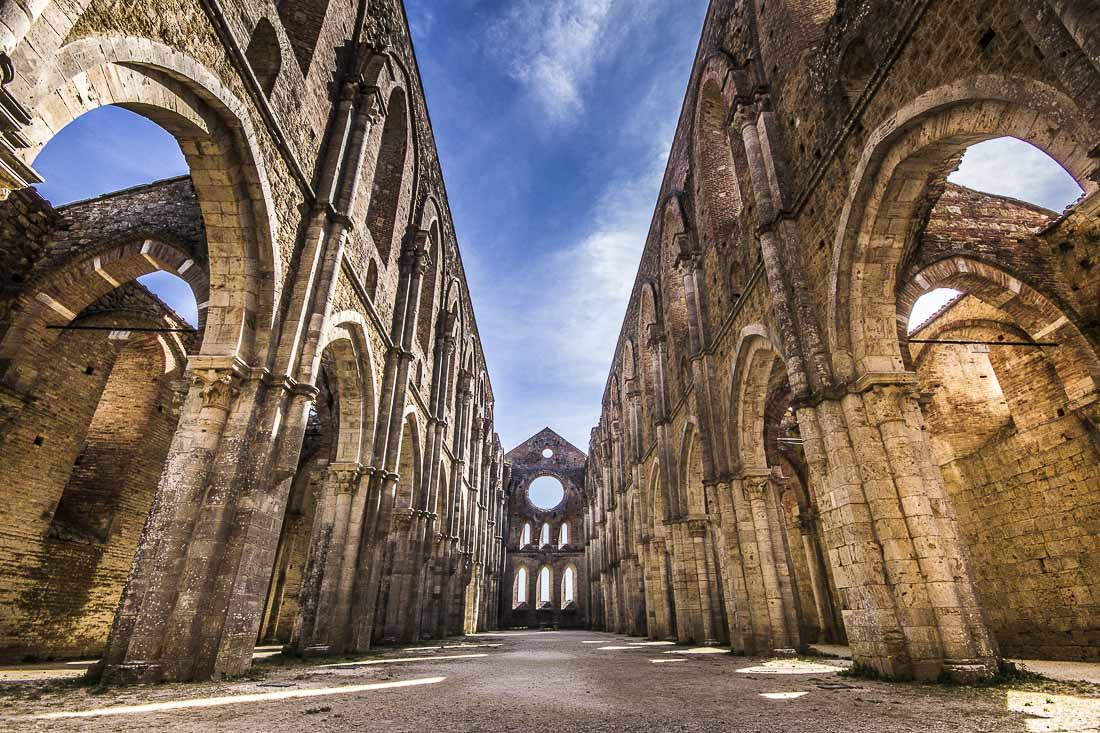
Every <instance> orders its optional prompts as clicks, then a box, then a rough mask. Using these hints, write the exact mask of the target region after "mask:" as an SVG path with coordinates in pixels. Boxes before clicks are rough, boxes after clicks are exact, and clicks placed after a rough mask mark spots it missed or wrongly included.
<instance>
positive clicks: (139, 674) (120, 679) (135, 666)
mask: <svg viewBox="0 0 1100 733" xmlns="http://www.w3.org/2000/svg"><path fill="white" fill-rule="evenodd" d="M93 669H94V668H93ZM92 674H93V673H92V672H89V676H91V675H92ZM163 680H164V665H163V664H161V663H160V662H126V663H123V664H108V665H106V666H105V667H103V668H102V670H99V682H100V684H104V685H148V684H155V683H157V682H162V681H163Z"/></svg>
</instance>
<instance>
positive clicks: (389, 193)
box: [367, 89, 409, 263]
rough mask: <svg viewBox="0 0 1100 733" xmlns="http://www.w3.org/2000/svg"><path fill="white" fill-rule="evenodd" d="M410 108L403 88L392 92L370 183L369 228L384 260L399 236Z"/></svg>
mask: <svg viewBox="0 0 1100 733" xmlns="http://www.w3.org/2000/svg"><path fill="white" fill-rule="evenodd" d="M408 138H409V129H408V112H407V110H406V103H405V93H404V92H403V91H401V90H400V89H398V90H395V91H394V92H393V94H391V95H390V100H389V104H388V105H387V108H386V123H385V125H384V126H383V128H382V142H381V146H380V147H379V149H378V160H377V162H376V164H375V169H374V181H373V183H372V185H371V193H370V205H369V206H368V207H367V228H368V230H369V231H370V234H371V237H372V238H373V239H374V246H375V247H376V248H377V249H378V252H379V255H380V256H381V258H382V261H383V262H384V263H388V262H389V261H390V254H391V253H392V251H393V248H394V243H395V242H394V240H395V239H396V237H397V219H398V216H399V215H400V213H401V212H400V211H398V209H400V207H401V190H402V188H403V186H404V185H405V180H404V179H405V163H406V161H407V159H408V147H409V141H408Z"/></svg>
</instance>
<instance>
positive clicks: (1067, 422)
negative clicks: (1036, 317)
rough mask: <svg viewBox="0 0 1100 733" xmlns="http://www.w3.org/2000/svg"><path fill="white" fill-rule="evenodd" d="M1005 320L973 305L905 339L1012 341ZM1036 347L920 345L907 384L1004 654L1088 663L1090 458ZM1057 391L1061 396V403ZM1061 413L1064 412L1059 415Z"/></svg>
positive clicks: (1090, 438)
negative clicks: (914, 386)
mask: <svg viewBox="0 0 1100 733" xmlns="http://www.w3.org/2000/svg"><path fill="white" fill-rule="evenodd" d="M1009 322H1010V320H1009V318H1008V317H1007V315H1006V314H1005V313H1003V312H1001V311H998V310H997V309H995V308H992V307H990V306H988V305H985V304H984V303H981V302H980V301H977V300H976V299H975V298H973V297H972V296H967V297H965V298H963V299H962V300H961V301H959V302H957V303H955V304H954V305H952V306H951V307H950V308H948V309H947V311H946V312H945V313H943V314H941V315H940V316H939V317H938V318H936V319H935V320H934V321H933V322H932V323H930V324H929V325H928V326H926V327H925V328H923V329H921V330H920V331H918V332H917V333H916V334H915V335H916V336H919V337H928V338H943V339H948V338H950V339H960V338H963V339H971V340H975V339H978V340H986V341H989V342H992V343H994V344H995V343H997V342H998V341H1001V342H1018V340H1019V339H1020V335H1019V333H1018V332H1015V331H1014V329H1012V328H1011V327H1009V326H1008V325H1007V324H1008V323H1009ZM1043 351H1044V350H1043V349H1036V348H1034V347H1026V346H995V345H994V346H983V345H977V346H975V345H971V346H959V345H928V346H924V347H923V350H922V352H921V353H920V354H919V358H918V360H917V375H918V377H919V379H920V383H921V386H922V388H923V389H926V390H928V393H929V394H930V396H931V397H930V399H931V401H930V404H929V405H928V406H927V407H926V408H925V414H926V416H927V419H928V428H929V431H930V434H931V439H932V447H933V452H934V454H935V457H936V460H937V463H938V464H939V465H940V468H941V471H942V472H943V476H944V481H945V485H946V487H947V490H948V492H949V493H950V495H951V499H952V505H953V507H954V509H955V511H956V513H957V515H958V518H959V527H960V530H961V533H962V536H963V539H964V540H965V542H966V546H967V549H968V552H969V554H970V557H971V559H972V562H973V564H974V573H975V582H976V584H977V587H978V592H979V594H980V595H981V598H982V601H983V604H984V607H985V609H986V618H987V620H988V623H989V624H990V627H991V629H992V631H993V634H994V636H995V637H996V638H997V640H998V641H999V642H1000V645H1001V649H1002V650H1003V652H1004V653H1005V654H1011V655H1012V656H1014V657H1022V658H1025V659H1035V658H1054V659H1095V655H1096V648H1097V647H1096V638H1095V627H1096V604H1095V603H1094V601H1093V589H1094V588H1095V587H1096V583H1097V572H1098V568H1097V563H1098V559H1097V558H1098V557H1100V553H1098V547H1097V535H1096V532H1095V527H1094V522H1092V521H1091V519H1090V517H1091V516H1092V514H1094V513H1095V511H1096V503H1097V501H1098V499H1100V494H1098V493H1097V490H1096V475H1097V471H1098V468H1100V466H1098V463H1100V453H1098V452H1097V443H1096V440H1095V436H1094V435H1093V434H1092V433H1091V431H1090V430H1089V428H1088V426H1087V425H1086V424H1083V423H1082V422H1081V420H1080V418H1078V417H1076V416H1073V415H1066V414H1065V410H1064V409H1063V407H1062V405H1063V404H1064V401H1065V398H1064V391H1063V390H1062V387H1061V385H1060V383H1059V382H1058V380H1057V375H1056V373H1055V371H1054V369H1053V368H1052V366H1051V364H1050V362H1049V360H1048V359H1047V358H1046V357H1045V356H1044V355H1043ZM1059 393H1061V398H1059ZM1059 411H1061V412H1062V415H1059V414H1058V413H1059Z"/></svg>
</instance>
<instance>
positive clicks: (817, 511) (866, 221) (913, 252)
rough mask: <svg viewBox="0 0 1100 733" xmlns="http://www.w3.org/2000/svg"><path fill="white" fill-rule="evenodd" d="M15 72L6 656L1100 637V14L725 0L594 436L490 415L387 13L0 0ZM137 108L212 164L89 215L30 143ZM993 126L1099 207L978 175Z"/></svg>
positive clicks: (1010, 642)
mask: <svg viewBox="0 0 1100 733" xmlns="http://www.w3.org/2000/svg"><path fill="white" fill-rule="evenodd" d="M0 73H2V86H0V235H2V241H0V276H2V290H0V497H2V499H3V500H2V501H0V662H10V663H20V662H25V661H36V660H76V659H94V660H96V661H95V663H94V664H93V665H92V666H91V667H90V669H89V672H88V674H89V676H90V678H92V679H94V680H98V681H99V682H101V683H102V684H104V685H126V684H132V683H142V682H181V681H203V680H211V679H227V678H234V677H236V676H239V675H241V674H243V673H245V672H247V671H248V670H249V669H250V667H251V666H252V665H253V659H254V654H255V652H256V648H257V647H258V646H265V647H267V646H270V647H273V648H274V647H277V648H279V649H281V650H282V653H283V654H284V655H286V656H291V657H294V658H302V659H311V658H322V659H323V658H327V657H333V658H341V659H342V658H345V657H348V656H349V655H355V654H363V653H366V652H368V650H378V649H382V648H387V647H392V646H400V645H408V644H417V643H420V642H422V641H423V640H428V639H431V640H436V641H435V642H433V643H439V644H443V643H444V642H443V640H446V639H448V638H449V637H456V636H462V635H467V636H468V637H469V638H472V639H477V638H478V637H477V636H474V635H476V634H479V633H481V634H485V633H487V632H493V631H496V630H501V629H517V628H523V629H527V630H529V631H531V632H532V633H533V630H537V629H562V630H565V629H587V630H593V631H605V632H610V633H611V634H617V635H626V636H629V637H644V639H645V640H648V641H647V642H638V643H653V644H657V643H669V642H672V643H676V644H686V645H690V646H691V647H714V648H716V649H723V650H732V652H733V654H734V655H746V656H752V657H764V656H768V655H775V654H779V655H791V654H795V653H796V652H806V651H807V650H808V649H809V647H810V646H811V645H815V644H827V645H832V646H835V647H847V648H848V649H849V650H850V653H851V657H852V660H853V663H854V665H856V667H857V668H859V669H861V670H863V671H865V672H867V673H869V674H874V675H877V676H881V677H882V678H888V679H894V680H911V679H916V680H935V679H942V678H946V677H951V678H955V679H959V680H964V681H972V680H977V679H983V678H990V677H993V676H995V675H997V674H998V673H999V672H1000V671H1001V670H1002V669H1003V666H1002V661H1003V660H1004V659H1006V658H1010V657H1011V658H1026V659H1047V660H1062V661H1077V662H1098V663H1100V277H1098V276H1097V274H1096V273H1094V272H1092V270H1093V269H1096V268H1097V267H1100V225H1098V218H1097V217H1098V214H1100V194H1098V193H1097V189H1098V185H1100V5H1097V4H1096V3H1095V2H1093V0H907V1H902V0H767V2H765V1H764V0H712V2H711V3H710V7H709V10H708V12H707V16H706V22H705V25H704V28H703V34H702V39H701V41H700V44H699V48H698V53H697V56H696V58H695V62H694V67H693V69H692V72H691V77H690V83H689V85H688V88H687V91H686V95H685V97H684V103H683V108H682V111H681V114H680V118H679V124H678V127H677V129H676V133H675V138H674V140H673V142H672V146H671V154H670V156H669V159H668V164H667V169H666V172H665V175H664V179H663V183H662V185H661V190H660V195H659V198H658V201H657V205H656V210H655V211H654V213H653V219H652V225H651V227H650V230H649V236H648V239H647V240H646V241H645V243H644V250H643V252H642V257H641V263H640V267H639V269H638V272H637V277H636V280H635V281H634V286H633V291H632V293H631V296H630V299H629V305H628V308H627V311H626V314H625V318H624V320H623V323H622V328H621V333H620V335H619V339H618V342H617V344H614V345H612V344H608V345H607V348H608V353H609V354H611V353H613V354H614V357H613V361H612V364H611V369H610V374H609V376H608V378H607V383H606V389H605V391H604V396H603V404H602V413H601V415H600V418H599V423H598V425H597V426H595V428H594V429H593V430H592V433H591V444H590V445H588V446H581V447H580V448H581V449H585V450H587V451H588V452H587V455H586V454H585V453H583V452H582V450H581V449H578V447H575V446H573V445H571V444H569V443H568V441H566V440H565V439H564V438H562V437H561V436H559V435H558V434H557V433H556V432H554V430H552V429H549V428H548V429H547V430H545V431H542V432H540V433H537V434H536V435H534V436H532V437H531V438H530V439H529V440H528V441H526V442H524V443H522V444H521V445H519V446H517V447H515V448H512V447H511V446H505V445H502V443H501V440H500V438H499V437H498V436H497V434H496V432H495V427H494V426H495V418H494V414H495V413H498V411H503V410H508V409H510V408H509V405H506V404H500V405H498V404H497V403H496V400H495V399H494V392H493V386H492V382H491V380H490V375H489V372H488V368H487V365H486V357H485V353H484V350H483V346H482V340H481V334H480V332H479V329H478V323H477V318H476V314H475V312H474V308H473V304H472V301H471V298H470V293H469V287H468V285H467V280H466V272H465V271H464V269H463V262H462V257H461V254H460V249H459V243H458V241H457V238H456V235H455V225H454V222H453V220H452V215H451V210H450V205H449V203H448V198H447V193H446V190H445V186H444V180H443V174H442V170H441V166H440V163H439V158H438V153H437V150H436V142H435V137H434V133H433V127H432V121H431V119H430V117H429V111H428V108H427V104H426V101H425V96H424V91H423V87H422V81H421V77H420V68H419V67H418V64H417V59H416V56H415V54H414V50H413V45H412V40H411V36H410V32H409V27H408V20H407V18H406V16H405V11H404V8H403V7H402V4H401V2H400V1H399V0H280V1H277V2H276V1H273V0H141V1H140V2H130V1H128V0H68V1H67V2H60V1H57V0H0ZM105 105H115V106H118V107H122V108H124V109H127V110H130V111H133V112H136V113H138V114H140V115H143V116H145V117H147V118H148V119H150V120H152V121H153V122H155V123H156V124H158V125H160V126H161V127H163V128H164V129H165V130H167V131H168V132H169V133H171V135H172V136H174V137H175V139H176V140H177V141H178V142H179V145H180V148H181V150H182V152H183V154H184V156H185V158H186V162H187V165H188V167H189V170H190V173H189V175H186V176H183V177H177V178H171V179H167V180H163V181H159V182H156V183H151V184H148V185H143V186H139V187H136V188H130V189H126V190H122V191H117V192H113V193H107V194H105V195H102V196H99V197H97V198H94V199H90V200H85V201H80V202H77V203H74V204H70V205H65V206H54V205H53V204H51V203H50V202H49V201H47V200H45V199H44V198H43V197H42V196H40V195H39V194H38V193H37V192H36V190H35V188H34V186H35V185H36V184H39V183H41V182H42V176H41V175H40V173H39V172H38V171H36V169H35V159H36V157H37V156H38V153H39V152H41V150H42V149H43V148H44V146H45V145H47V144H48V143H49V142H50V141H51V140H52V139H53V138H54V136H55V135H57V134H58V133H59V132H60V131H61V130H62V128H64V127H65V126H66V125H68V124H69V123H70V122H73V121H74V120H76V119H77V118H79V117H81V116H82V115H84V114H85V113H87V112H89V111H91V110H94V109H96V108H98V107H102V106H105ZM1001 137H1014V138H1018V139H1019V140H1023V141H1026V142H1029V143H1031V144H1033V145H1034V146H1036V147H1037V148H1039V149H1041V150H1043V151H1045V152H1046V153H1047V154H1049V155H1050V156H1051V157H1052V158H1053V159H1055V160H1056V161H1057V162H1058V163H1059V164H1061V165H1062V166H1063V167H1064V168H1065V170H1066V171H1067V172H1068V173H1069V174H1070V175H1072V177H1073V178H1074V179H1075V180H1076V181H1077V183H1078V184H1079V185H1080V187H1081V188H1082V189H1083V191H1084V195H1083V196H1082V197H1081V198H1080V199H1079V200H1078V201H1077V202H1076V203H1074V204H1073V205H1072V206H1071V207H1070V208H1069V209H1067V210H1066V211H1064V212H1059V211H1048V210H1045V209H1043V208H1041V207H1038V206H1035V205H1032V204H1028V203H1025V202H1022V201H1017V200H1014V199H1010V198H1006V197H1001V196H994V195H992V194H987V193H982V192H978V191H974V190H971V189H968V188H965V187H962V186H959V185H956V184H954V183H951V182H949V181H948V180H947V179H948V176H949V175H951V174H952V172H953V171H955V170H956V169H957V168H958V166H959V164H960V161H961V159H962V156H963V153H964V152H965V151H966V150H967V149H968V148H969V147H971V146H973V145H975V144H977V143H980V142H982V141H986V140H990V139H994V138H1001ZM157 271H163V272H168V273H172V274H174V275H177V276H178V277H180V278H182V279H183V280H184V281H186V283H187V285H188V286H189V287H190V289H191V291H192V292H193V294H194V297H195V301H196V302H197V303H198V304H199V316H198V320H199V322H198V325H197V328H195V329H192V328H191V327H190V326H189V325H188V324H187V323H186V322H184V321H183V319H182V318H181V317H180V316H179V315H177V314H176V313H175V312H174V311H173V310H172V309H171V308H170V307H169V306H167V305H166V304H165V303H164V302H162V301H161V300H160V299H158V298H157V297H156V296H155V295H154V294H153V293H151V292H150V291H149V290H147V289H146V288H145V287H143V286H142V285H141V284H139V283H138V282H137V278H139V277H141V276H144V275H147V274H149V273H152V272H157ZM624 277H626V278H629V277H630V275H629V274H624ZM938 288H951V289H954V290H957V291H958V292H959V294H958V295H957V296H956V297H955V298H953V299H952V300H951V301H950V302H949V303H947V304H946V305H945V306H944V307H943V308H941V309H940V310H939V311H938V312H937V313H935V314H934V316H933V317H932V318H930V319H929V320H927V321H926V322H925V323H923V324H921V325H920V326H919V327H917V328H915V330H912V331H911V330H910V329H909V327H908V326H909V321H910V314H911V312H912V310H913V307H914V304H915V303H916V302H917V301H918V299H920V298H921V297H922V296H923V295H924V294H926V293H928V292H929V291H932V290H935V289H938ZM551 427H553V426H551ZM542 478H551V479H553V480H555V481H557V482H559V486H560V493H559V494H558V495H557V496H558V498H555V499H552V500H551V501H550V502H549V503H547V504H544V505H540V504H539V503H538V502H537V501H536V500H535V498H534V494H533V491H534V488H533V486H534V483H535V482H536V481H538V480H540V479H542ZM607 648H608V649H617V648H624V649H625V648H627V647H615V646H609V647H607ZM654 648H656V647H654ZM487 674H488V673H487Z"/></svg>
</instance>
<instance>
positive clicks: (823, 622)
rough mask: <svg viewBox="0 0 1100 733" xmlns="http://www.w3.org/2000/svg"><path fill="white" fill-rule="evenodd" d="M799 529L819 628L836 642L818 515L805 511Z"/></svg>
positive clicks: (832, 641)
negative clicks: (818, 532)
mask: <svg viewBox="0 0 1100 733" xmlns="http://www.w3.org/2000/svg"><path fill="white" fill-rule="evenodd" d="M798 530H799V534H800V535H801V537H802V552H803V554H804V555H805V556H806V567H807V569H808V570H809V573H810V587H811V588H812V590H813V595H814V608H815V610H816V611H817V623H818V628H819V629H821V636H822V638H823V639H824V640H825V641H827V642H830V643H836V642H837V640H838V634H837V630H836V623H835V621H834V618H833V602H832V595H831V594H830V592H829V582H828V578H827V577H826V575H825V564H824V561H823V560H822V556H821V546H820V544H819V543H818V541H817V516H816V514H815V513H813V512H811V511H808V510H807V511H804V512H803V513H800V514H799V517H798Z"/></svg>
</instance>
